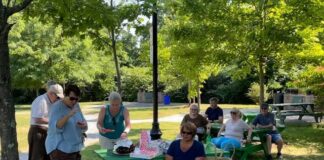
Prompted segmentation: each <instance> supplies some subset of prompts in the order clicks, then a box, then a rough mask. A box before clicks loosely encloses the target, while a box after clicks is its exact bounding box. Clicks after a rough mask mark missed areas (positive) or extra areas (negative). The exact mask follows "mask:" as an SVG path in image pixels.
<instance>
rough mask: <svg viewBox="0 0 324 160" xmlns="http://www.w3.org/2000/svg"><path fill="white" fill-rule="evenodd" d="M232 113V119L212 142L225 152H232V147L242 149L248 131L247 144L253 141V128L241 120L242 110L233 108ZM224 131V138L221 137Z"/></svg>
mask: <svg viewBox="0 0 324 160" xmlns="http://www.w3.org/2000/svg"><path fill="white" fill-rule="evenodd" d="M230 113H231V119H229V120H228V121H227V122H226V123H225V124H224V125H223V126H222V128H221V129H220V130H219V132H218V135H217V138H213V139H211V142H212V143H213V144H215V145H216V147H217V148H221V149H223V150H230V149H232V147H235V148H240V147H241V142H242V141H243V137H244V131H246V130H247V131H248V135H247V139H246V142H250V141H251V134H252V128H251V127H250V126H249V125H248V124H247V123H246V122H244V121H243V120H242V119H241V117H242V113H241V112H240V110H238V109H236V108H233V109H232V110H231V112H230ZM223 131H224V133H223V136H221V134H222V132H223Z"/></svg>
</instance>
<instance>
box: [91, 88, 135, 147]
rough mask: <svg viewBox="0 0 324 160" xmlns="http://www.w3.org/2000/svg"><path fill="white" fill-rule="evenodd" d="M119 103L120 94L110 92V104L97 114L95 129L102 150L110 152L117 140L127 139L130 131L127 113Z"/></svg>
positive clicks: (120, 100)
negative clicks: (105, 149) (97, 131)
mask: <svg viewBox="0 0 324 160" xmlns="http://www.w3.org/2000/svg"><path fill="white" fill-rule="evenodd" d="M121 102H122V99H121V97H120V94H119V93H117V92H111V93H110V95H109V103H110V104H109V105H106V106H104V107H102V108H101V110H100V112H99V115H98V121H97V128H98V130H99V133H100V137H99V143H100V145H101V147H102V148H107V149H108V150H112V149H113V147H114V145H115V143H116V142H117V141H118V140H119V139H125V138H127V134H128V133H129V131H130V129H131V124H130V118H129V112H128V110H127V108H126V107H124V106H123V105H122V103H121Z"/></svg>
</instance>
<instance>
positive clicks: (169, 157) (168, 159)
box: [165, 154, 173, 160]
mask: <svg viewBox="0 0 324 160" xmlns="http://www.w3.org/2000/svg"><path fill="white" fill-rule="evenodd" d="M165 160H173V157H172V156H170V155H168V154H167V155H165Z"/></svg>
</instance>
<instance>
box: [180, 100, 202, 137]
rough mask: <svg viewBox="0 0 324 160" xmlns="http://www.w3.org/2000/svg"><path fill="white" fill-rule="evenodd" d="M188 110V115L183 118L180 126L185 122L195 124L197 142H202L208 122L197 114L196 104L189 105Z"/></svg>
mask: <svg viewBox="0 0 324 160" xmlns="http://www.w3.org/2000/svg"><path fill="white" fill-rule="evenodd" d="M189 108H190V111H189V114H187V115H185V116H184V117H183V119H182V122H181V124H184V123H186V122H192V123H193V124H195V125H196V127H197V136H198V139H199V141H200V142H201V141H204V140H205V134H206V129H207V124H208V121H207V119H206V118H205V117H203V116H202V115H200V114H199V107H198V105H197V104H191V105H190V107H189Z"/></svg>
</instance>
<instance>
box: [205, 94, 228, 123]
mask: <svg viewBox="0 0 324 160" xmlns="http://www.w3.org/2000/svg"><path fill="white" fill-rule="evenodd" d="M218 101H219V100H218V98H216V97H213V98H210V100H209V103H210V106H209V107H208V108H207V110H206V112H205V117H206V118H207V119H208V121H209V122H211V123H214V122H217V123H221V124H223V117H224V116H223V110H222V109H221V108H220V107H219V106H218V105H217V104H218Z"/></svg>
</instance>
